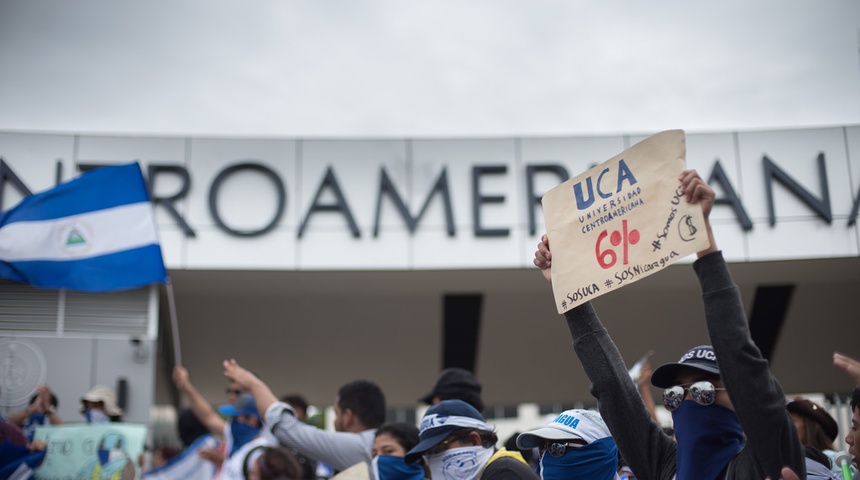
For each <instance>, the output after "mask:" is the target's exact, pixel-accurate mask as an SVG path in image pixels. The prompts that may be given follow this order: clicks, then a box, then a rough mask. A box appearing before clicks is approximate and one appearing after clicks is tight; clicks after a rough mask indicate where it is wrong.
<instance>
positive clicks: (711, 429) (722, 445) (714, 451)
mask: <svg viewBox="0 0 860 480" xmlns="http://www.w3.org/2000/svg"><path fill="white" fill-rule="evenodd" d="M672 420H673V422H674V424H675V437H676V438H677V439H678V455H677V458H676V460H675V463H676V465H677V473H676V474H677V479H678V480H713V479H715V478H717V475H719V473H720V472H721V471H722V470H723V469H724V468H726V465H728V464H729V462H730V461H731V459H732V458H734V456H735V455H736V454H737V453H738V452H739V451H740V449H741V447H742V446H743V443H744V436H743V430H742V429H741V424H740V422H739V421H738V417H737V415H735V412H734V411H732V410H729V409H728V408H725V407H721V406H719V405H699V404H698V403H696V402H694V401H693V400H685V401H683V402H681V406H680V407H678V409H677V410H675V411H674V412H672Z"/></svg>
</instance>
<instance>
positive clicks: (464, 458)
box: [427, 445, 493, 480]
mask: <svg viewBox="0 0 860 480" xmlns="http://www.w3.org/2000/svg"><path fill="white" fill-rule="evenodd" d="M492 456H493V449H492V448H485V447H482V446H480V445H478V446H475V447H460V448H451V449H449V450H445V451H444V452H439V453H434V454H433V455H427V464H428V466H429V467H430V478H432V479H433V480H474V479H475V478H478V474H479V473H481V471H482V470H483V468H484V465H486V464H487V462H489V461H490V458H491V457H492Z"/></svg>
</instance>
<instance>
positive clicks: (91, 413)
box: [84, 409, 110, 423]
mask: <svg viewBox="0 0 860 480" xmlns="http://www.w3.org/2000/svg"><path fill="white" fill-rule="evenodd" d="M84 417H86V419H87V423H108V422H110V417H108V415H107V413H105V412H103V411H101V410H92V409H90V410H85V411H84Z"/></svg>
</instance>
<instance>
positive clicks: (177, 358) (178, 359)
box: [164, 277, 182, 365]
mask: <svg viewBox="0 0 860 480" xmlns="http://www.w3.org/2000/svg"><path fill="white" fill-rule="evenodd" d="M164 285H165V287H167V306H168V307H169V308H170V330H171V332H172V333H173V361H174V364H175V365H182V351H181V349H180V348H179V322H177V320H176V299H175V298H174V297H173V283H172V282H171V281H170V277H167V281H166V282H164Z"/></svg>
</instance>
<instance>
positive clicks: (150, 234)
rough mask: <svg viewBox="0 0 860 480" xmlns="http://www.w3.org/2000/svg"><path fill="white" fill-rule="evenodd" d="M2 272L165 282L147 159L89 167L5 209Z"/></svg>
mask: <svg viewBox="0 0 860 480" xmlns="http://www.w3.org/2000/svg"><path fill="white" fill-rule="evenodd" d="M0 278H6V279H9V280H12V281H15V282H23V283H29V284H30V285H33V286H35V287H40V288H66V289H70V290H77V291H82V292H110V291H116V290H125V289H130V288H137V287H141V286H144V285H149V284H151V283H156V282H165V281H166V280H167V270H166V269H165V268H164V260H163V257H162V254H161V246H160V245H159V243H158V235H157V231H156V226H155V219H154V216H153V211H152V205H151V204H150V202H149V192H148V191H147V188H146V182H145V181H144V178H143V174H142V173H141V170H140V165H138V164H137V163H130V164H126V165H113V166H106V167H101V168H97V169H95V170H91V171H88V172H85V173H83V174H81V175H80V176H78V177H76V178H74V179H72V180H70V181H68V182H65V183H62V184H59V185H57V186H56V187H54V188H51V189H48V190H45V191H43V192H40V193H36V194H33V195H30V196H28V197H26V198H24V199H23V200H22V201H21V202H20V203H19V204H18V205H16V206H15V207H13V208H11V209H9V210H7V211H4V212H2V213H0Z"/></svg>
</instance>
